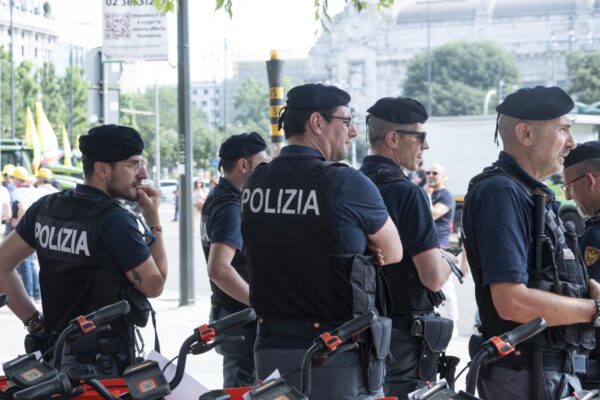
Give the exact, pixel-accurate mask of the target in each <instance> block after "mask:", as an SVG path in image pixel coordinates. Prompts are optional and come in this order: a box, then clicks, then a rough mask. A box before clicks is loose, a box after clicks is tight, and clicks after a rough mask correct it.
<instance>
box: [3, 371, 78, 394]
mask: <svg viewBox="0 0 600 400" xmlns="http://www.w3.org/2000/svg"><path fill="white" fill-rule="evenodd" d="M71 390H72V387H71V381H70V380H69V378H68V377H67V375H65V374H63V373H59V374H58V375H56V376H55V377H54V378H52V379H50V380H48V381H45V382H41V383H38V384H37V385H35V386H32V387H29V388H27V389H23V390H20V391H18V392H16V393H15V394H14V400H44V399H49V398H51V397H52V395H55V394H63V395H68V394H70V393H71Z"/></svg>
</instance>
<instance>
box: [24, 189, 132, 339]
mask: <svg viewBox="0 0 600 400" xmlns="http://www.w3.org/2000/svg"><path fill="white" fill-rule="evenodd" d="M117 208H119V204H118V202H117V201H115V200H109V199H99V198H97V197H92V198H90V197H82V196H77V195H75V194H74V193H73V192H72V191H65V192H60V193H56V194H52V195H48V196H46V197H44V198H43V200H42V201H41V203H40V206H39V208H38V212H37V214H36V216H35V227H34V229H35V230H34V235H35V248H36V251H37V254H38V260H39V263H40V286H41V292H42V302H43V304H44V328H45V331H46V332H48V333H55V334H57V333H60V332H61V331H62V329H64V328H65V327H66V325H67V323H68V322H69V321H70V320H71V319H73V318H75V317H77V316H79V315H82V314H87V313H89V312H92V311H94V310H95V309H96V308H99V307H102V306H104V305H107V304H111V303H114V302H117V301H118V300H120V299H119V298H118V297H111V296H107V294H106V291H104V290H101V289H100V288H101V287H102V286H108V287H111V288H112V287H114V286H115V285H114V281H113V282H111V283H110V284H107V285H102V282H101V280H102V279H96V275H97V274H98V272H99V266H98V249H97V243H98V230H99V228H100V225H101V222H102V220H103V219H104V218H105V217H106V216H107V215H108V213H109V212H110V211H111V210H116V209H117ZM100 275H102V274H100ZM111 275H116V274H111ZM121 278H123V277H121ZM115 292H116V290H115ZM92 307H93V308H92Z"/></svg>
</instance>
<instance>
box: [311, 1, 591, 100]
mask: <svg viewBox="0 0 600 400" xmlns="http://www.w3.org/2000/svg"><path fill="white" fill-rule="evenodd" d="M329 29H330V34H323V35H322V36H321V38H320V39H319V41H318V42H317V44H316V45H315V46H314V47H313V48H312V50H311V52H310V62H311V75H312V77H313V79H314V80H318V81H323V82H331V83H334V84H338V85H340V86H341V87H344V88H347V89H349V91H350V93H351V94H352V96H353V105H354V106H355V108H356V109H357V110H359V111H360V110H365V109H366V108H367V107H368V106H369V105H370V104H372V103H373V102H374V101H375V100H376V99H377V98H379V97H381V96H386V95H387V96H397V95H401V94H402V86H403V82H404V80H405V79H406V69H407V66H408V64H409V62H410V61H411V60H412V59H413V57H414V56H415V55H416V54H418V53H421V52H423V51H426V50H427V48H428V42H429V46H430V48H434V47H436V46H440V45H443V44H445V43H448V42H454V41H467V42H469V41H479V40H491V41H494V42H496V43H497V44H498V45H499V46H500V47H501V48H503V49H505V50H507V51H508V52H509V53H510V54H512V56H513V57H514V59H515V61H516V63H517V66H518V68H519V70H520V74H521V79H522V84H523V85H524V86H533V85H552V84H557V85H559V86H563V87H566V86H568V73H567V68H566V58H567V55H568V54H569V52H571V51H584V52H588V51H598V50H600V45H599V41H600V0H396V2H395V4H394V6H393V7H391V8H390V9H387V10H385V11H383V12H382V13H376V12H374V11H370V10H367V11H363V12H361V13H360V14H359V13H358V12H356V11H355V10H354V9H353V8H352V7H346V9H345V10H344V12H342V13H340V14H338V15H337V16H336V17H335V18H334V19H333V21H332V23H331V26H330V27H329ZM428 33H429V40H428ZM432 70H433V73H435V66H433V68H432ZM482 104H483V99H482Z"/></svg>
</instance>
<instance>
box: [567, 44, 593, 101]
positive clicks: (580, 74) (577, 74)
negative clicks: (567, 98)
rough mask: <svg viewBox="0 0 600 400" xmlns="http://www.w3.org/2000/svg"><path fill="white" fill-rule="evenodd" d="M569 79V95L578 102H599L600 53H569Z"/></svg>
mask: <svg viewBox="0 0 600 400" xmlns="http://www.w3.org/2000/svg"><path fill="white" fill-rule="evenodd" d="M567 68H568V69H569V76H570V77H571V86H570V87H569V93H570V94H571V95H573V96H574V97H576V98H577V100H578V101H581V102H583V103H587V104H591V103H594V102H597V101H600V53H580V52H577V53H571V54H569V56H568V57H567Z"/></svg>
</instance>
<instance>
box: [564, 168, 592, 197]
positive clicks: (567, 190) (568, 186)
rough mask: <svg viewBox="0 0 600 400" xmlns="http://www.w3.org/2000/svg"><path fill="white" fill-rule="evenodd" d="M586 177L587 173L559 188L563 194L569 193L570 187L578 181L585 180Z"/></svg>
mask: <svg viewBox="0 0 600 400" xmlns="http://www.w3.org/2000/svg"><path fill="white" fill-rule="evenodd" d="M586 175H587V172H586V173H585V174H583V175H580V176H578V177H577V178H575V179H573V180H572V181H570V182H568V183H565V184H564V185H562V186H561V187H560V188H561V189H562V190H563V191H564V192H565V193H571V185H572V184H574V183H575V182H577V181H578V180H580V179H583V178H585V176H586Z"/></svg>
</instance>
